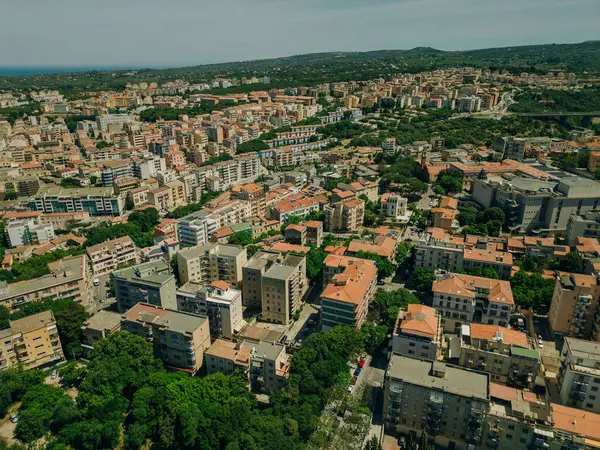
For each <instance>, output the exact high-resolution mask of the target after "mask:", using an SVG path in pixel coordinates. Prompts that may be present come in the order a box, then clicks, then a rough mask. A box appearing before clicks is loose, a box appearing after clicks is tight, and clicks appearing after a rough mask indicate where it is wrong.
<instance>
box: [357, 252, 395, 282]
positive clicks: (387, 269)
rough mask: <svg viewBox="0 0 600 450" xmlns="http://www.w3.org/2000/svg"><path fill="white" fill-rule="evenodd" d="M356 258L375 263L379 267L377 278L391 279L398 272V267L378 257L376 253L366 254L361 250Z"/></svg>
mask: <svg viewBox="0 0 600 450" xmlns="http://www.w3.org/2000/svg"><path fill="white" fill-rule="evenodd" d="M356 257H357V258H362V259H370V260H371V261H375V266H376V267H377V276H378V277H379V278H380V279H382V278H387V277H390V276H392V275H393V274H394V272H395V271H396V267H395V266H394V265H393V264H392V263H391V261H390V260H389V259H387V258H384V257H383V256H380V255H376V254H375V253H372V252H364V251H362V250H361V251H359V252H357V253H356Z"/></svg>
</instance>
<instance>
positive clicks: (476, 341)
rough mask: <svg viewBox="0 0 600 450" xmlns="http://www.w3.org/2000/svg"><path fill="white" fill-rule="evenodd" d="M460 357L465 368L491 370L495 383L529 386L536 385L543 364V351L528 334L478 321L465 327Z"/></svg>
mask: <svg viewBox="0 0 600 450" xmlns="http://www.w3.org/2000/svg"><path fill="white" fill-rule="evenodd" d="M451 353H452V352H451ZM450 356H452V357H456V355H453V354H451V355H450ZM458 360H459V364H460V365H461V366H462V367H466V368H468V369H473V370H480V371H483V372H488V373H489V374H490V379H491V380H492V381H494V382H495V383H502V384H510V385H513V386H518V387H521V388H527V389H533V388H534V387H535V379H536V377H537V374H538V369H539V366H540V354H539V352H538V351H537V350H536V349H535V348H534V345H533V343H532V342H530V341H529V340H528V339H527V335H526V334H525V333H521V332H520V331H516V330H511V329H510V328H505V327H500V326H498V325H484V324H475V323H473V324H471V325H463V326H462V328H461V334H460V356H458Z"/></svg>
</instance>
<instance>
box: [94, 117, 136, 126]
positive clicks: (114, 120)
mask: <svg viewBox="0 0 600 450" xmlns="http://www.w3.org/2000/svg"><path fill="white" fill-rule="evenodd" d="M131 122H135V118H134V117H133V116H130V115H128V114H101V115H99V116H96V124H97V126H98V129H99V130H108V126H109V125H118V126H120V127H121V128H122V127H123V125H125V124H126V123H131Z"/></svg>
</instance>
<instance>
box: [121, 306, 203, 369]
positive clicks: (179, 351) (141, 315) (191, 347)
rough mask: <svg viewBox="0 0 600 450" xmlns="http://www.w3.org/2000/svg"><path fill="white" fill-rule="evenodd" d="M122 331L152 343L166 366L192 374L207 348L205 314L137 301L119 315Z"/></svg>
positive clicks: (201, 360) (200, 363)
mask: <svg viewBox="0 0 600 450" xmlns="http://www.w3.org/2000/svg"><path fill="white" fill-rule="evenodd" d="M121 330H125V331H128V332H130V333H133V334H137V335H139V336H141V337H143V338H145V339H147V340H148V341H151V342H152V343H153V347H154V354H155V356H156V357H157V358H160V359H161V360H162V361H163V363H164V364H165V365H166V366H167V367H171V368H174V369H178V370H183V371H185V372H188V373H191V374H195V373H196V372H197V371H198V369H200V367H202V362H203V359H204V351H205V350H206V349H208V347H210V330H209V326H208V320H207V319H206V317H200V316H196V315H194V314H188V313H184V312H179V311H174V310H170V309H166V308H161V307H158V306H154V305H150V304H146V303H138V304H136V305H135V306H133V307H132V308H131V309H130V310H129V311H127V312H126V313H125V314H123V316H122V318H121Z"/></svg>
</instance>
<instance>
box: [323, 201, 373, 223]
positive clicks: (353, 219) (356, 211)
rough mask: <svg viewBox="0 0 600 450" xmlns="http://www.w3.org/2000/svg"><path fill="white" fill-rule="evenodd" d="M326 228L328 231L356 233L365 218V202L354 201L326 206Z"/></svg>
mask: <svg viewBox="0 0 600 450" xmlns="http://www.w3.org/2000/svg"><path fill="white" fill-rule="evenodd" d="M324 210H325V226H326V227H327V230H328V231H336V230H348V231H356V230H358V228H359V227H361V226H362V224H363V220H364V217H365V202H364V201H363V200H361V199H353V200H347V201H342V202H337V203H334V204H333V205H325V208H324Z"/></svg>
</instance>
